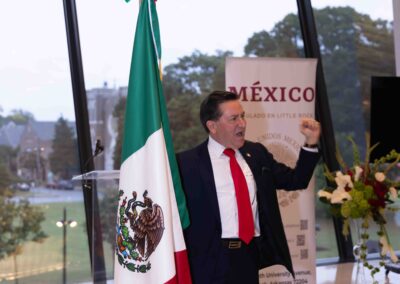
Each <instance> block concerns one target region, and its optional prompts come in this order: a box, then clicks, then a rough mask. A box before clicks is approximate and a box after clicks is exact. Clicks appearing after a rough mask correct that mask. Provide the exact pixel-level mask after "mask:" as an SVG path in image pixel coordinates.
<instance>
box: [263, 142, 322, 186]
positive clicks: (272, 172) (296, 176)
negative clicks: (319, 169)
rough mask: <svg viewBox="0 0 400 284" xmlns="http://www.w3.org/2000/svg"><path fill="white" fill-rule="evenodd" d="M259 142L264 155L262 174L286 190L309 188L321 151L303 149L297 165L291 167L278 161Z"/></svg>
mask: <svg viewBox="0 0 400 284" xmlns="http://www.w3.org/2000/svg"><path fill="white" fill-rule="evenodd" d="M257 144H258V150H259V151H260V153H261V157H262V159H261V164H262V166H261V175H262V176H263V177H265V178H268V179H272V180H273V182H274V187H275V188H277V189H285V190H297V189H304V188H307V186H308V183H309V182H310V179H311V177H312V175H313V172H314V168H315V166H316V164H317V162H318V160H319V158H320V154H319V153H314V152H310V151H306V150H304V149H301V150H300V154H299V158H298V160H297V163H296V166H295V167H294V168H291V167H288V166H286V165H285V164H283V163H280V162H278V161H276V160H275V159H274V157H273V155H272V154H271V153H270V152H269V151H268V150H267V149H266V148H265V147H264V146H263V145H262V144H259V143H257Z"/></svg>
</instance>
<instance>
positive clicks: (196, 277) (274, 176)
mask: <svg viewBox="0 0 400 284" xmlns="http://www.w3.org/2000/svg"><path fill="white" fill-rule="evenodd" d="M200 120H201V122H202V124H203V126H204V128H205V130H206V131H207V132H208V133H209V138H208V139H207V140H206V141H205V142H203V143H202V144H200V145H199V146H197V147H195V148H193V149H191V150H189V151H186V152H183V153H180V154H178V164H179V168H180V173H181V178H182V182H183V187H184V191H185V194H186V200H187V206H188V210H189V216H190V221H191V224H190V226H189V227H188V228H187V229H186V230H185V231H184V234H185V241H186V246H187V250H188V253H189V262H190V267H191V273H192V279H193V283H195V284H211V283H227V284H228V283H229V284H234V283H238V284H239V283H241V284H248V283H258V271H259V269H262V268H265V267H267V266H271V265H275V264H280V265H284V266H285V267H286V268H287V270H288V271H289V272H290V273H292V275H294V272H293V267H292V261H291V258H290V253H289V248H288V245H287V241H286V237H285V232H284V229H283V224H282V220H281V215H280V211H279V205H278V200H277V195H276V189H278V188H279V189H286V190H297V189H304V188H307V186H308V183H309V181H310V179H311V177H312V174H313V171H314V168H315V165H316V163H317V162H318V159H319V154H318V148H317V147H316V145H317V143H318V141H319V136H320V126H319V123H318V122H317V121H315V120H313V119H305V120H303V121H302V122H301V124H300V131H301V133H302V134H303V135H304V136H305V143H306V144H305V147H303V148H302V149H301V151H300V155H299V159H298V161H297V165H296V166H295V168H294V169H292V168H289V167H287V166H286V165H284V164H282V163H279V162H277V161H276V160H274V158H273V156H272V154H271V153H270V152H269V151H268V150H267V149H266V148H265V147H264V146H263V145H262V144H260V143H253V142H250V141H246V140H245V138H244V136H245V130H246V121H245V116H244V111H243V108H242V106H241V104H240V102H239V97H238V96H237V95H236V94H234V93H230V92H225V91H215V92H213V93H211V94H210V95H209V96H208V97H207V98H206V99H205V100H204V101H203V102H202V105H201V109H200ZM226 149H228V150H226ZM230 153H232V154H230ZM232 163H233V164H232ZM235 165H239V167H236V166H235ZM235 167H236V168H235ZM237 168H239V170H237ZM238 171H239V172H240V173H238ZM240 181H243V182H242V183H240ZM243 183H244V185H243ZM239 187H242V188H245V192H246V194H245V198H243V197H240V198H236V197H237V196H243V195H242V193H238V192H240V191H239V189H238V188H239ZM240 190H241V192H243V189H240ZM238 199H245V202H241V201H240V200H238ZM243 204H245V205H243ZM242 208H247V209H242ZM246 210H247V212H250V214H247V215H246V216H245V217H243V216H244V215H245V214H244V213H241V212H244V211H246ZM246 218H247V219H246ZM240 220H242V221H240ZM243 220H246V221H243ZM246 227H247V228H246ZM245 231H246V232H249V231H250V235H249V234H248V233H245V234H244V233H243V232H245Z"/></svg>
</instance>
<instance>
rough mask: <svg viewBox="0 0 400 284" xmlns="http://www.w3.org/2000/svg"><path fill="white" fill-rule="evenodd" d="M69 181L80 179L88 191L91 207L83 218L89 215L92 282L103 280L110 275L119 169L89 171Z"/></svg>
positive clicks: (111, 274)
mask: <svg viewBox="0 0 400 284" xmlns="http://www.w3.org/2000/svg"><path fill="white" fill-rule="evenodd" d="M72 181H73V182H79V181H80V182H81V183H82V188H83V190H84V191H89V192H90V193H89V195H90V196H91V200H90V202H91V207H92V210H91V212H89V214H88V213H87V215H86V218H91V222H89V223H90V224H91V226H90V227H91V228H90V230H91V233H92V240H91V241H89V243H90V246H91V250H90V251H91V260H92V274H93V282H94V283H106V282H107V280H111V279H114V256H115V249H116V247H115V236H116V220H117V210H118V186H119V170H110V171H91V172H88V173H85V174H82V175H79V176H74V177H73V178H72ZM88 229H89V228H88Z"/></svg>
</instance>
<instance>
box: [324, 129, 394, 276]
mask: <svg viewBox="0 0 400 284" xmlns="http://www.w3.org/2000/svg"><path fill="white" fill-rule="evenodd" d="M366 140H367V150H366V155H365V156H366V157H365V159H364V161H362V160H361V159H360V153H359V149H358V147H357V145H356V143H355V142H354V140H353V139H351V138H349V141H350V142H351V144H352V148H353V158H354V160H353V165H351V166H347V165H346V163H345V162H344V160H343V158H342V157H341V155H340V153H339V151H337V160H338V162H339V164H340V166H341V168H342V170H341V171H337V172H335V173H332V172H329V170H328V169H327V168H325V173H324V174H325V176H326V177H327V179H328V181H329V182H330V183H331V184H332V185H333V186H328V187H327V188H324V189H322V190H320V191H319V192H318V196H319V199H320V200H321V201H322V202H324V203H327V204H329V205H330V209H331V212H332V214H333V215H335V216H337V217H342V218H343V221H344V222H343V231H342V233H343V235H344V236H348V234H349V226H350V221H352V220H356V221H359V222H360V223H361V228H360V229H361V234H360V238H361V239H360V244H359V245H360V246H359V255H358V257H359V261H360V262H362V263H363V265H364V266H365V267H367V268H368V269H369V270H370V271H371V276H372V278H374V274H375V273H377V272H379V270H380V269H379V267H374V266H373V265H371V264H370V263H369V262H368V261H367V245H366V243H367V240H368V239H369V234H368V229H369V226H370V222H371V221H373V222H375V223H376V224H377V225H378V231H377V234H378V236H379V242H380V248H381V252H380V256H381V261H380V262H379V266H380V267H382V266H384V265H385V262H384V258H385V257H386V255H387V254H389V255H390V259H391V261H392V262H394V263H396V262H398V258H397V256H396V254H395V253H394V251H393V248H392V246H391V243H390V239H389V236H388V233H387V230H386V227H385V225H386V219H385V212H386V211H388V210H389V211H396V210H399V208H395V207H393V206H392V205H393V203H394V202H395V201H396V200H397V198H398V190H399V186H400V181H396V180H395V179H394V178H393V179H391V178H390V174H391V171H392V170H393V169H395V168H396V166H397V165H398V163H399V161H400V153H397V152H396V151H394V150H392V151H391V152H390V153H389V154H387V155H386V156H384V157H381V158H380V159H376V160H375V161H374V162H373V163H370V162H369V159H370V154H371V152H372V151H373V150H374V149H375V148H376V146H377V144H376V145H374V146H372V147H370V145H369V137H368V136H366Z"/></svg>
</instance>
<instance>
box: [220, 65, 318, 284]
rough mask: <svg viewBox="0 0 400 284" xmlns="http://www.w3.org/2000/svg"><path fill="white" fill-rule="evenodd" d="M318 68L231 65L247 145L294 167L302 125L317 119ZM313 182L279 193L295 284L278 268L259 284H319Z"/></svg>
mask: <svg viewBox="0 0 400 284" xmlns="http://www.w3.org/2000/svg"><path fill="white" fill-rule="evenodd" d="M316 66H317V60H316V59H302V58H290V59H289V58H227V60H226V71H225V72H226V89H227V90H228V91H231V92H234V93H237V94H239V96H240V100H241V103H242V105H243V107H244V110H245V112H246V120H247V130H246V139H248V140H251V141H255V142H260V143H262V144H264V145H265V146H266V147H267V148H268V150H269V151H270V152H271V153H272V154H273V155H274V157H275V159H276V160H278V161H280V162H282V163H285V164H286V165H288V166H290V167H294V166H295V163H296V161H297V157H298V154H299V151H300V148H301V147H302V145H303V144H304V136H303V135H302V134H301V133H300V131H299V124H300V120H301V118H303V117H311V118H314V105H315V76H316ZM314 181H315V180H314V178H313V179H312V180H311V182H310V184H309V186H308V188H307V190H298V191H291V192H288V191H284V190H278V191H277V195H278V200H279V206H280V210H281V214H282V220H283V224H284V227H285V233H286V237H287V241H288V244H289V249H290V253H291V257H292V261H293V268H294V271H295V274H296V281H294V280H293V278H292V277H291V275H290V273H289V272H287V271H286V269H285V268H284V267H283V266H279V265H275V266H271V267H269V268H266V269H263V270H261V271H260V284H264V283H265V284H266V283H271V284H272V283H315V282H316V271H315V259H316V239H315V210H314V200H315V197H314V183H315V182H314ZM271 233H272V234H273V232H271Z"/></svg>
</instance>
